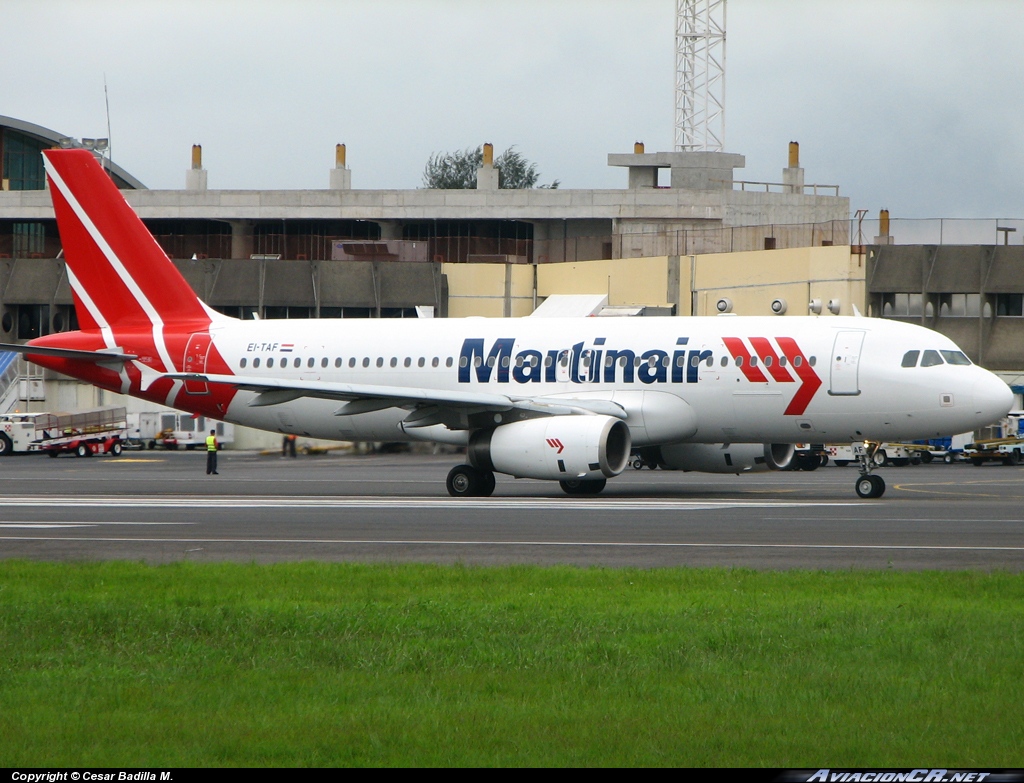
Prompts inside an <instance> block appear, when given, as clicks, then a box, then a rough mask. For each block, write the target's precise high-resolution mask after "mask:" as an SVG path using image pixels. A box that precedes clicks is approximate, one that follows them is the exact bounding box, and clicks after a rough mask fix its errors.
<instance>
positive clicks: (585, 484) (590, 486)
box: [558, 478, 608, 495]
mask: <svg viewBox="0 0 1024 783" xmlns="http://www.w3.org/2000/svg"><path fill="white" fill-rule="evenodd" d="M607 484H608V479H603V478H601V479H570V480H569V481H559V482H558V486H560V487H561V488H562V492H564V493H565V494H566V495H597V494H600V492H601V490H603V489H604V488H605V486H606V485H607Z"/></svg>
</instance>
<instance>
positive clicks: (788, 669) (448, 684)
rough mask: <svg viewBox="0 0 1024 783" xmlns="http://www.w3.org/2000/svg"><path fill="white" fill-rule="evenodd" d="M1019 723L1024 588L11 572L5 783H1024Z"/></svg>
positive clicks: (432, 573)
mask: <svg viewBox="0 0 1024 783" xmlns="http://www.w3.org/2000/svg"><path fill="white" fill-rule="evenodd" d="M1022 704H1024V575H1022V574H1007V573H992V574H986V573H905V572H874V571H871V572H842V573H808V572H799V571H791V572H785V573H765V572H753V571H740V570H703V569H659V570H620V569H616V570H611V569H578V568H569V567H565V568H537V567H508V568H469V567H457V566H456V567H442V566H427V565H360V564H322V563H299V564H282V565H271V566H262V565H235V564H211V565H199V564H191V563H177V564H173V565H166V566H147V565H143V564H137V563H87V564H70V565H68V564H51V563H34V562H22V561H0V767H3V766H8V767H10V766H21V767H24V766H39V767H48V766H80V767H81V766H124V765H129V766H157V767H170V766H213V765H231V766H243V765H261V766H264V765H288V766H293V765H316V766H340V765H346V766H347V765H373V766H380V765H388V766H397V765H445V766H450V765H455V766H466V765H516V766H522V765H529V766H560V765H577V766H579V765H591V766H642V765H678V766H688V767H689V766H768V767H814V768H817V767H818V766H819V765H827V766H831V767H841V766H853V767H858V766H886V767H889V766H894V767H901V766H921V765H925V766H928V765H931V766H946V767H958V766H960V767H977V766H986V767H1022V766H1024V718H1022V717H1021V716H1022V713H1024V710H1022V708H1021V705H1022Z"/></svg>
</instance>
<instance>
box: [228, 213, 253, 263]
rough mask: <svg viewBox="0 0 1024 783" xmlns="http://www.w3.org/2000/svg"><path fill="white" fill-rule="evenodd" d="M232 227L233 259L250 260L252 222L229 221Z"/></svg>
mask: <svg viewBox="0 0 1024 783" xmlns="http://www.w3.org/2000/svg"><path fill="white" fill-rule="evenodd" d="M228 223H229V224H230V225H231V257H232V258H248V257H249V256H251V255H252V221H251V220H229V221H228Z"/></svg>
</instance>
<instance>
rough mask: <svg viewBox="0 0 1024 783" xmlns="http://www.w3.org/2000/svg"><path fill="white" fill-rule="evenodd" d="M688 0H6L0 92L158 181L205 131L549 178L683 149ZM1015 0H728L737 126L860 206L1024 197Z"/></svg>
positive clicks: (1016, 204) (360, 184)
mask: <svg viewBox="0 0 1024 783" xmlns="http://www.w3.org/2000/svg"><path fill="white" fill-rule="evenodd" d="M674 16H675V2H674V0H628V1H626V0H617V1H612V0H547V1H541V0H515V2H508V1H506V0H490V1H489V2H480V1H477V2H470V1H469V0H421V1H420V2H411V1H409V0H376V2H373V1H368V0H348V1H344V2H342V1H338V2H327V1H326V0H324V1H323V2H313V1H312V0H290V1H289V2H269V1H268V2H259V1H258V0H246V1H245V2H241V1H240V0H201V1H200V2H191V0H175V1H174V2H162V3H160V2H137V1H132V0H129V2H124V0H117V2H105V1H104V0H88V1H87V2H86V1H84V0H67V1H65V2H61V1H58V0H2V4H0V29H2V30H3V39H4V50H3V57H2V58H0V114H5V115H8V116H12V117H16V118H18V119H21V120H25V121H28V122H33V123H36V124H39V125H42V126H44V127H47V128H50V129H53V130H55V131H58V132H60V133H65V134H68V135H72V136H77V137H82V136H96V137H99V136H106V135H107V121H106V114H105V109H104V92H103V84H104V78H105V79H106V83H107V87H108V90H109V98H110V135H111V139H112V148H113V149H112V152H113V157H114V160H115V162H117V163H118V164H120V165H121V166H123V167H124V168H125V169H126V170H128V171H129V172H130V173H132V174H133V175H135V176H136V177H138V178H139V179H140V180H141V181H142V182H143V183H145V184H146V185H147V186H149V187H151V188H181V187H183V186H184V182H185V169H186V168H188V166H189V163H190V154H191V153H190V149H191V145H192V144H194V143H199V144H202V145H203V162H204V166H205V168H206V169H207V170H208V171H209V185H210V187H211V188H323V187H326V186H327V183H328V169H329V168H330V167H332V166H333V165H334V145H335V144H336V143H338V142H344V143H346V144H347V147H348V164H349V167H350V168H351V169H352V184H353V186H354V187H356V188H414V187H419V186H420V185H421V176H422V171H423V166H424V163H425V162H426V160H427V158H428V157H429V156H430V154H431V153H432V152H435V151H443V150H456V149H462V148H466V147H470V146H476V145H478V144H480V143H482V142H484V141H490V142H492V143H493V144H494V145H495V148H496V150H497V151H499V152H500V151H501V150H504V149H505V148H506V147H507V146H509V145H516V146H517V147H518V149H519V150H520V151H521V152H523V153H524V154H525V155H526V156H527V157H528V158H530V159H531V160H533V161H535V162H536V163H537V164H538V167H539V169H540V171H541V177H542V179H541V181H542V182H549V181H551V180H552V179H556V178H557V179H559V180H561V183H562V187H566V188H615V187H624V186H625V183H626V173H625V171H624V170H622V169H612V168H609V167H608V166H607V153H609V152H630V151H632V145H633V142H634V141H638V140H641V141H644V142H645V143H646V147H647V151H649V152H653V151H659V150H671V149H672V145H673V141H674V130H673V123H674V102H675V96H674V72H675V42H674V33H675V23H674ZM1022 83H1024V2H1020V1H1019V0H988V1H987V2H985V1H984V0H972V1H971V2H969V3H968V2H965V1H964V0H959V2H944V1H942V0H930V1H928V2H926V1H925V0H917V2H908V1H906V0H904V1H902V2H893V0H879V1H878V2H867V1H862V0H843V1H842V2H839V1H838V0H831V1H826V0H729V4H728V18H727V68H726V85H727V86H726V134H725V136H726V148H727V151H729V152H737V153H740V154H743V155H745V156H746V161H747V166H746V168H745V169H742V170H740V171H738V172H737V176H738V177H739V178H742V179H747V180H770V181H773V182H777V181H780V180H781V171H782V168H783V167H784V166H785V165H786V160H787V144H788V142H789V141H790V140H795V141H799V142H800V145H801V164H802V165H803V166H804V168H805V170H806V181H807V183H808V184H810V183H822V184H838V185H839V186H840V193H841V194H842V195H845V196H849V197H850V208H851V212H853V211H854V210H856V209H861V208H863V209H868V210H870V212H871V214H872V215H877V212H878V210H879V209H880V208H883V207H885V208H888V209H889V210H890V211H891V212H892V214H893V216H894V217H1011V218H1024V152H1022V145H1024V99H1022V90H1021V85H1022Z"/></svg>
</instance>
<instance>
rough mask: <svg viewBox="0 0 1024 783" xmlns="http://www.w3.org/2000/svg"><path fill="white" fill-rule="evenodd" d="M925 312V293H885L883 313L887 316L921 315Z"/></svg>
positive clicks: (883, 296)
mask: <svg viewBox="0 0 1024 783" xmlns="http://www.w3.org/2000/svg"><path fill="white" fill-rule="evenodd" d="M923 313H924V295H923V294H883V295H882V315H883V316H884V317H886V318H889V317H892V316H896V317H901V316H902V317H906V316H920V315H922V314H923Z"/></svg>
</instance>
